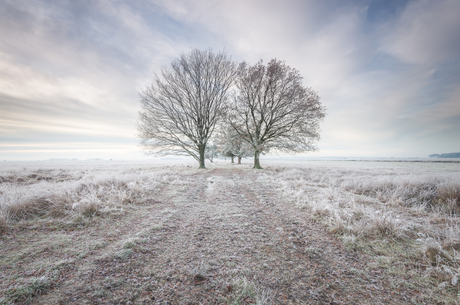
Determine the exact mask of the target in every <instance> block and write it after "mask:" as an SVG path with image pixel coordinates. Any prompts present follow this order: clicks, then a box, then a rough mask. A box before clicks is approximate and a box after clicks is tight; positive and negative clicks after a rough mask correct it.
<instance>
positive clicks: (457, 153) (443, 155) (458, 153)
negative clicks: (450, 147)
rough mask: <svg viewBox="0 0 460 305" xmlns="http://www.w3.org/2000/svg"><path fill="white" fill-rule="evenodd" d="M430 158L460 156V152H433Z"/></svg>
mask: <svg viewBox="0 0 460 305" xmlns="http://www.w3.org/2000/svg"><path fill="white" fill-rule="evenodd" d="M428 157H430V158H460V152H456V153H448V154H440V155H438V154H433V155H429V156H428Z"/></svg>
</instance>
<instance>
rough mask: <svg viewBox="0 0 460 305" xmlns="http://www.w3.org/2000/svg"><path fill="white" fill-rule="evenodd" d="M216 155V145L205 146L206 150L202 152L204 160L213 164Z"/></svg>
mask: <svg viewBox="0 0 460 305" xmlns="http://www.w3.org/2000/svg"><path fill="white" fill-rule="evenodd" d="M218 155H219V154H218V153H217V145H216V144H209V143H208V144H207V145H206V149H205V151H204V156H205V158H206V159H208V160H209V161H211V162H214V158H215V157H218Z"/></svg>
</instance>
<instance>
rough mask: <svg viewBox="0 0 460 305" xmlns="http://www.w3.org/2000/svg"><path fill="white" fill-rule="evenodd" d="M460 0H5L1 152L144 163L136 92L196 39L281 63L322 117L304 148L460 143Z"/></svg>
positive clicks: (337, 153)
mask: <svg viewBox="0 0 460 305" xmlns="http://www.w3.org/2000/svg"><path fill="white" fill-rule="evenodd" d="M459 16H460V1H459V0H407V1H406V0H354V1H353V0H350V1H343V0H316V1H315V0H311V1H309V0H276V1H275V0H244V1H241V0H228V1H226V0H223V1H212V0H207V1H206V0H194V1H186V0H175V1H171V0H151V1H137V0H132V1H110V0H100V1H99V0H79V1H74V0H69V1H65V0H56V1H41V0H34V1H23V0H11V1H10V0H0V160H43V159H50V158H78V159H88V158H103V159H145V158H151V157H147V156H146V155H145V154H144V153H143V152H142V149H141V147H140V146H139V139H138V138H137V137H136V134H137V130H136V122H137V119H138V112H139V111H140V109H141V106H140V101H139V100H140V98H139V92H140V91H141V90H142V89H143V88H145V87H146V86H147V85H148V84H149V83H150V82H151V81H152V78H153V74H154V73H155V72H156V71H159V70H160V69H161V67H164V66H168V65H169V64H170V63H171V61H172V60H174V59H175V58H177V57H178V56H179V55H180V54H181V53H184V52H185V53H186V52H189V51H190V50H192V49H193V48H198V49H208V48H211V49H212V50H214V51H221V50H225V52H226V53H227V54H228V55H230V56H231V57H232V58H233V59H234V60H236V61H238V62H240V61H246V62H248V63H250V64H254V63H256V62H257V61H258V60H260V59H262V60H263V61H264V62H268V61H269V60H270V59H272V58H277V59H280V60H284V61H285V62H286V63H287V64H288V65H289V66H291V67H293V68H296V69H297V70H299V71H300V73H301V75H302V77H303V82H304V85H305V86H307V87H311V88H312V89H313V90H315V91H317V92H318V94H319V95H320V97H321V101H322V103H323V105H324V106H326V107H327V116H326V118H325V119H324V121H323V122H322V123H321V130H322V131H321V140H320V141H319V142H318V143H317V145H318V148H319V150H318V151H316V152H309V153H307V154H305V156H309V157H427V156H428V155H429V154H435V153H449V152H459V151H460V30H459V29H460V18H459Z"/></svg>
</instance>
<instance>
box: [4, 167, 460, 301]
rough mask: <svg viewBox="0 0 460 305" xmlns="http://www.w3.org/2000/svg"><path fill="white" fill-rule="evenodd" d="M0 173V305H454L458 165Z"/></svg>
mask: <svg viewBox="0 0 460 305" xmlns="http://www.w3.org/2000/svg"><path fill="white" fill-rule="evenodd" d="M264 165H265V169H264V170H252V169H251V168H250V160H243V164H242V165H233V164H230V163H229V161H225V162H224V161H223V160H218V161H217V162H214V163H207V166H208V169H207V170H198V169H196V167H197V164H196V163H195V162H193V161H191V160H190V161H184V160H170V161H168V160H161V161H152V162H145V161H144V162H116V161H104V162H100V161H99V162H97V161H93V162H83V161H74V162H14V163H13V162H2V163H0V204H1V205H0V304H20V303H22V304H64V303H70V304H85V303H86V304H120V303H121V304H151V303H153V304H324V303H327V304H329V303H332V304H458V303H459V301H460V297H459V283H458V277H459V276H460V254H459V253H458V251H460V226H459V225H460V221H459V216H458V215H459V212H460V174H459V173H460V163H425V162H424V163H421V162H360V161H356V162H351V161H302V162H299V161H278V160H269V159H267V160H264V159H263V158H262V166H264Z"/></svg>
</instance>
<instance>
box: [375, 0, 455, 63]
mask: <svg viewBox="0 0 460 305" xmlns="http://www.w3.org/2000/svg"><path fill="white" fill-rule="evenodd" d="M459 12H460V1H458V0H436V1H434V0H419V1H412V2H410V3H409V4H408V5H407V7H406V8H405V10H404V11H403V12H402V14H401V15H400V17H399V18H398V20H396V22H394V23H393V22H391V23H390V24H387V25H386V30H387V31H388V35H387V36H386V37H385V40H384V44H385V46H384V47H383V48H382V49H383V50H384V51H387V52H388V53H390V54H392V55H394V56H396V57H397V58H399V59H401V60H402V61H405V62H408V63H414V64H434V63H436V62H439V61H444V60H449V59H451V58H452V57H454V56H458V55H460V53H459V51H460V30H459V29H460V18H459Z"/></svg>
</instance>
